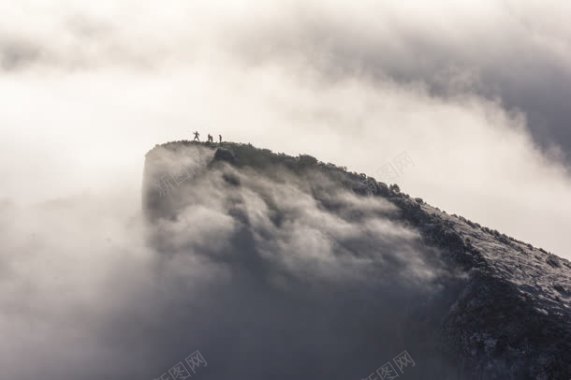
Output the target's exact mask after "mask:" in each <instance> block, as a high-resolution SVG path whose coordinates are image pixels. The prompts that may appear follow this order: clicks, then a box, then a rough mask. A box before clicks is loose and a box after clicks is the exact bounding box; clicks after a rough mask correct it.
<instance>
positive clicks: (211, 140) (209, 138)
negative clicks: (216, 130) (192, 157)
mask: <svg viewBox="0 0 571 380" xmlns="http://www.w3.org/2000/svg"><path fill="white" fill-rule="evenodd" d="M208 142H209V143H213V142H214V137H212V135H211V134H210V133H209V134H208Z"/></svg>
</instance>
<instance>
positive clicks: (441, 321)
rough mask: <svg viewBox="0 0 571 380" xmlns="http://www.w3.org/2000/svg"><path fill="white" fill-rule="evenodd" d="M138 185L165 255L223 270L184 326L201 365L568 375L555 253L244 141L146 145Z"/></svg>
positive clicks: (561, 274)
mask: <svg viewBox="0 0 571 380" xmlns="http://www.w3.org/2000/svg"><path fill="white" fill-rule="evenodd" d="M143 188H144V190H143V203H144V204H143V207H144V211H145V213H146V216H147V220H148V232H149V239H150V242H151V244H152V246H153V247H154V248H155V249H156V250H159V251H161V253H162V254H163V257H164V260H165V261H169V260H179V259H180V257H192V258H194V259H196V260H200V261H201V262H202V263H204V262H206V263H209V265H212V266H215V267H216V268H217V269H219V270H221V271H223V275H221V277H220V278H223V280H220V281H216V282H215V283H216V284H217V285H216V289H215V290H206V291H205V292H206V293H205V294H204V295H203V296H205V297H208V298H210V299H217V300H218V301H217V302H216V303H214V304H212V303H206V302H205V303H203V304H202V303H200V302H199V301H196V302H198V305H199V306H198V307H199V308H200V310H201V313H203V314H204V318H199V319H197V320H193V322H192V326H194V327H193V328H192V329H190V330H193V329H198V330H200V331H208V333H206V334H201V333H198V332H196V331H194V330H193V331H189V332H188V335H187V336H186V338H187V339H192V340H193V341H194V342H196V344H197V345H200V347H202V349H203V350H204V353H205V355H206V356H207V355H208V354H210V355H212V356H213V357H212V362H213V363H212V364H211V365H209V367H208V370H205V371H204V372H202V373H200V376H201V377H202V378H204V379H209V378H211V379H224V378H230V376H232V377H233V378H236V379H251V380H254V379H260V380H261V379H267V378H269V377H271V378H274V379H316V378H317V379H350V378H354V379H357V378H361V379H362V378H368V379H390V378H396V376H400V377H402V378H407V379H564V380H568V379H571V263H569V261H567V260H565V259H562V258H560V257H558V256H556V255H553V254H551V253H548V252H545V251H544V250H542V249H538V248H535V247H533V246H531V245H530V244H526V243H524V242H521V241H518V240H515V239H513V238H510V237H508V236H506V235H503V234H501V233H499V232H497V231H493V230H490V229H488V228H486V227H483V226H480V225H479V224H477V223H474V222H471V221H469V220H466V219H465V218H462V217H458V216H455V215H449V214H447V213H446V212H444V211H441V210H439V209H438V208H435V207H433V206H430V205H428V204H426V203H424V202H423V201H422V199H420V198H412V197H410V196H409V195H407V194H405V193H402V192H400V191H399V189H398V186H394V185H393V186H388V185H387V184H384V183H380V182H377V181H376V180H375V179H374V178H371V177H367V176H366V175H364V174H357V173H350V172H347V171H346V170H344V169H343V168H339V167H336V166H335V165H332V164H325V163H322V162H319V161H318V160H316V159H315V158H313V157H311V156H299V157H290V156H287V155H283V154H274V153H272V152H270V151H268V150H264V149H256V148H254V147H252V146H251V145H243V144H233V143H224V144H222V145H218V144H216V145H214V144H212V145H208V144H199V143H192V142H188V141H180V142H172V143H167V144H163V145H159V146H156V147H155V148H154V149H152V150H151V151H150V152H149V153H148V154H147V157H146V163H145V177H144V187H143ZM177 258H178V259H177ZM210 285H212V283H210ZM211 288H212V287H210V288H209V289H211ZM237 300H239V301H237ZM189 302H190V301H189ZM196 302H195V303H193V304H194V305H195V306H196V304H197V303H196ZM229 315H231V317H230V316H229ZM212 324H216V325H217V326H218V328H212V327H209V326H211V325H212ZM189 326H190V325H189ZM230 347H231V348H230ZM404 350H406V352H407V353H409V355H410V359H414V360H413V361H411V360H409V361H408V363H405V364H407V365H406V366H403V368H401V367H400V366H399V365H397V364H399V363H402V362H399V361H398V355H399V353H401V352H403V351H404ZM207 353H208V354H207ZM173 359H176V358H173ZM214 362H215V363H216V364H214ZM387 363H388V364H390V366H392V369H393V370H394V373H393V372H391V369H390V366H387Z"/></svg>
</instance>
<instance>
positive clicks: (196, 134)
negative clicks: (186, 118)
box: [193, 131, 200, 141]
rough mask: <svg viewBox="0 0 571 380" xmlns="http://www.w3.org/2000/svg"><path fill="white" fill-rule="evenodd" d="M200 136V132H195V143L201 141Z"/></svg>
mask: <svg viewBox="0 0 571 380" xmlns="http://www.w3.org/2000/svg"><path fill="white" fill-rule="evenodd" d="M199 136H200V133H198V132H196V131H195V132H194V140H193V141H200V137H199Z"/></svg>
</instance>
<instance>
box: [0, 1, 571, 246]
mask: <svg viewBox="0 0 571 380" xmlns="http://www.w3.org/2000/svg"><path fill="white" fill-rule="evenodd" d="M570 7H571V5H569V4H567V3H566V2H563V1H547V2H546V1H541V2H539V1H535V0H528V1H524V2H522V1H455V2H451V1H433V2H430V4H428V3H422V4H420V5H419V4H418V3H417V2H410V1H398V2H397V1H378V0H376V1H368V0H367V1H360V2H358V3H357V4H354V3H353V2H348V1H338V0H335V1H314V2H307V1H297V0H287V1H280V2H272V3H268V2H264V1H258V0H252V1H223V2H222V1H192V2H188V1H177V0H175V1H167V2H163V3H161V4H160V6H159V5H157V4H156V3H153V2H150V1H132V0H120V1H97V2H87V1H57V2H55V1H40V0H34V1H30V0H28V1H18V2H8V1H4V2H2V3H1V4H0V99H1V100H2V107H1V108H0V136H2V138H1V140H0V158H1V161H0V162H1V164H0V172H1V174H2V178H3V186H2V189H1V192H0V198H2V199H5V200H8V201H17V202H37V201H44V200H49V199H65V198H67V197H73V196H79V195H81V194H84V195H85V194H91V195H95V196H97V195H98V194H103V193H104V194H108V193H117V194H121V193H124V192H125V193H127V194H128V193H129V192H131V193H132V194H138V193H139V188H140V183H141V172H142V164H143V155H144V153H145V152H146V151H147V150H148V149H149V148H151V147H152V146H154V144H156V143H160V142H164V141H168V140H174V139H184V138H190V137H191V132H192V131H194V130H195V129H197V130H199V131H201V132H202V134H203V136H205V135H206V134H207V133H209V132H210V133H212V134H215V135H217V134H218V133H221V134H222V135H223V136H224V138H225V139H229V140H235V141H243V142H252V143H253V144H255V145H257V146H261V147H267V148H270V149H273V150H276V151H284V152H287V153H291V154H297V153H310V154H313V155H315V156H317V157H318V158H320V159H322V160H325V161H331V162H334V163H337V164H340V165H345V166H347V167H349V169H351V170H355V171H358V172H366V173H368V174H370V175H373V176H377V177H381V175H380V174H379V171H378V169H379V168H381V167H383V165H386V164H387V163H390V162H392V160H393V159H394V157H395V156H397V155H399V154H401V153H402V152H406V153H407V154H408V155H409V156H410V157H411V159H412V160H413V162H414V166H410V167H408V168H407V169H406V170H405V171H404V172H403V173H402V174H401V175H400V176H399V177H398V178H397V179H395V180H392V179H387V181H388V182H398V183H399V184H400V185H401V187H402V188H403V189H404V190H405V191H407V192H409V193H411V194H413V195H415V196H421V197H423V198H425V199H426V200H427V201H428V202H430V203H432V204H434V205H436V206H438V207H441V208H444V209H446V210H448V211H450V212H455V213H458V214H462V215H465V216H466V217H469V218H471V219H473V220H475V221H478V222H480V223H482V224H485V225H488V226H490V227H493V228H497V229H500V230H502V231H504V232H506V233H508V234H510V235H513V236H515V237H518V238H521V239H523V240H525V241H529V242H531V243H533V244H536V245H538V246H542V247H545V248H547V249H549V250H553V251H554V252H555V253H557V254H559V255H562V256H567V257H569V255H570V252H571V246H570V243H569V239H568V238H567V236H566V233H567V230H568V226H569V225H571V202H568V201H567V200H568V199H569V197H570V196H571V181H570V179H569V171H568V167H569V162H570V161H569V149H570V147H571V135H570V133H571V132H570V131H571V128H569V125H568V120H569V112H570V111H569V107H568V99H569V98H570V96H569V95H571V94H570V91H571V90H569V89H570V88H571V46H570V42H569V41H570V40H571V27H570V26H569V24H568V22H567V20H566V18H565V15H568V14H569V13H570V11H571V9H570ZM378 179H380V180H383V179H384V178H378ZM118 196H122V195H118ZM133 204H134V205H136V202H134V203H133Z"/></svg>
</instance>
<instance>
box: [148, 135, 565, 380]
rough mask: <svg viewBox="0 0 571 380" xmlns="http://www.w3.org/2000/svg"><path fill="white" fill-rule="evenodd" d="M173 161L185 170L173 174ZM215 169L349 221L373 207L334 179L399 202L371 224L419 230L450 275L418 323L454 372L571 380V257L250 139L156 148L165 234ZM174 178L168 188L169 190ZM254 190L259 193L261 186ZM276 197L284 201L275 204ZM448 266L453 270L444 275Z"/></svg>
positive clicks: (151, 201) (230, 179) (224, 178)
mask: <svg viewBox="0 0 571 380" xmlns="http://www.w3.org/2000/svg"><path fill="white" fill-rule="evenodd" d="M185 160H187V161H185ZM185 162H186V163H185ZM173 165H174V166H177V165H179V168H178V169H176V170H174V171H172V172H169V171H170V170H171V169H172V168H173ZM180 165H182V168H183V172H184V170H189V169H188V168H189V167H193V168H195V169H196V171H194V172H192V171H191V172H185V173H183V174H181V172H180ZM185 167H186V169H184V168H185ZM193 170H194V169H193ZM214 173H217V175H218V174H219V179H220V181H219V182H217V183H220V186H221V187H220V188H222V187H224V188H225V189H226V188H228V189H240V188H241V187H242V182H244V179H248V178H253V177H257V176H259V177H263V178H264V180H265V181H269V182H272V181H273V183H282V184H286V185H284V186H295V187H296V188H298V189H301V193H302V194H307V196H308V197H310V198H311V199H314V200H318V201H317V202H316V203H318V207H319V208H321V209H322V210H325V211H326V212H327V213H330V214H333V215H335V216H337V217H338V218H339V219H340V220H343V221H345V222H347V223H348V224H349V225H357V224H358V223H361V222H363V219H364V218H363V215H364V214H367V213H369V210H367V209H361V211H359V209H358V210H356V211H353V212H352V213H348V214H345V211H344V207H345V206H346V204H343V202H341V203H340V202H339V200H338V199H334V198H331V197H330V196H329V194H330V193H331V192H332V190H331V189H330V188H327V189H325V190H324V188H326V187H327V186H329V185H328V184H329V183H330V182H331V183H334V184H335V186H337V187H339V188H341V189H343V190H344V191H345V190H346V191H347V192H348V193H352V194H354V196H355V197H356V199H358V202H363V201H365V202H366V200H367V199H374V200H375V201H379V202H381V201H382V205H383V207H385V206H386V207H393V208H394V210H393V211H394V213H393V211H391V212H390V213H386V214H384V213H380V214H379V215H381V216H378V215H376V214H375V215H373V216H371V215H369V216H368V217H367V220H373V221H374V220H375V218H376V221H383V222H386V223H391V226H393V227H391V228H401V229H403V230H411V231H414V233H415V234H418V239H419V240H418V241H419V242H420V243H419V244H421V245H422V248H421V250H422V252H424V253H423V254H422V255H421V257H422V260H424V261H426V262H427V263H431V265H432V266H431V268H436V269H435V270H434V272H435V273H439V275H440V276H441V278H438V279H437V280H434V282H435V283H437V285H438V286H437V287H438V288H439V289H440V290H439V293H438V296H436V297H434V298H435V299H436V301H434V299H431V301H430V302H432V304H430V303H427V305H424V304H423V306H422V307H421V311H418V310H417V311H416V315H415V316H414V317H412V318H411V320H413V321H414V323H417V324H415V326H420V327H418V328H419V329H420V330H421V331H425V332H426V334H429V335H430V334H432V335H434V336H437V339H438V341H439V342H438V344H437V345H436V346H437V347H438V349H439V350H440V351H441V353H442V355H443V356H444V357H446V358H449V359H446V362H447V363H448V361H450V362H459V363H460V364H458V363H456V364H457V368H455V369H454V371H456V370H457V371H458V372H455V373H456V375H454V376H459V378H466V379H472V378H474V379H476V378H486V379H488V378H489V379H500V378H502V379H504V378H514V379H516V378H517V379H564V380H568V379H569V377H570V376H571V263H570V262H569V261H568V260H566V259H563V258H561V257H558V256H556V255H553V254H551V253H548V252H546V251H545V250H543V249H538V248H535V247H533V246H532V245H531V244H527V243H524V242H521V241H519V240H517V239H514V238H511V237H508V236H507V235H504V234H501V233H499V232H497V231H495V230H492V229H489V228H487V227H482V226H481V225H479V224H478V223H475V222H472V221H470V220H467V219H466V218H463V217H461V216H456V215H449V214H447V213H446V212H444V211H441V210H439V209H438V208H435V207H433V206H430V205H428V204H427V203H425V202H424V201H423V200H422V199H421V198H412V197H411V196H409V195H408V194H405V193H403V192H401V191H400V189H399V188H398V186H397V185H394V184H393V185H387V184H385V183H383V182H378V181H377V180H376V179H374V178H372V177H368V176H366V175H365V174H358V173H353V172H347V171H346V169H345V168H342V167H338V166H336V165H333V164H330V163H323V162H321V161H319V160H317V159H316V158H314V157H312V156H309V155H300V156H298V157H293V156H289V155H285V154H281V153H280V154H275V153H273V152H271V151H269V150H267V149H258V148H255V147H253V146H252V145H250V144H236V143H227V142H226V143H222V144H208V143H197V142H191V141H186V140H183V141H175V142H170V143H166V144H162V145H157V146H155V148H153V149H152V150H151V151H149V152H148V153H147V155H146V162H145V177H144V186H143V208H144V210H145V212H146V215H147V219H148V221H149V224H150V226H151V227H150V229H151V231H153V230H154V231H156V226H157V225H159V224H160V221H161V220H169V219H170V220H178V219H179V218H180V215H181V210H183V209H184V208H185V207H187V206H188V205H189V204H194V203H193V202H194V200H190V201H189V198H188V196H187V195H188V192H185V191H186V190H185V189H187V186H192V185H193V181H194V179H195V178H201V176H206V177H208V176H213V175H214ZM165 183H166V184H167V185H166V186H167V187H168V191H165V189H164V188H162V187H164V186H163V185H164V184H165ZM323 183H326V185H323ZM244 187H246V185H245V186H244ZM322 187H323V188H322ZM248 190H249V191H253V192H256V191H257V190H256V188H255V187H248ZM225 191H226V190H225ZM335 191H337V190H335ZM225 194H226V195H225V196H224V197H223V198H224V199H226V198H232V197H233V190H228V191H227V192H226V193H225ZM228 194H229V195H228ZM262 198H263V197H262ZM270 198H271V197H266V198H263V199H265V200H267V199H270ZM276 199H277V198H276ZM272 202H274V203H275V202H279V199H278V200H275V199H274V200H271V201H268V202H266V203H267V204H271V203H272ZM355 204H357V203H355ZM377 206H378V205H377ZM360 212H361V213H362V214H363V215H360V214H359V213H360ZM383 212H384V211H383ZM238 214H239V213H238ZM251 217H252V215H250V214H248V215H246V216H244V215H242V214H240V216H235V215H232V218H233V220H238V221H239V222H240V223H241V224H242V225H244V226H246V228H250V227H249V226H250V223H251V222H250V221H249V218H251ZM275 218H276V220H277V221H276V222H275V225H276V226H279V223H280V221H279V219H280V216H279V215H276V217H275ZM293 220H294V219H293ZM395 226H396V227H395ZM357 227H358V226H357ZM399 231H400V230H399ZM177 233H180V231H179V232H177ZM323 234H324V235H326V236H327V233H323ZM329 235H333V234H329ZM173 236H174V235H173ZM358 236H366V235H364V234H362V235H358ZM171 237H172V236H171ZM327 238H329V239H330V240H335V241H336V243H335V244H337V245H338V247H337V248H335V247H334V248H333V251H350V255H351V256H352V257H356V258H359V257H361V256H363V255H364V256H367V255H374V254H375V252H376V251H375V249H376V248H374V247H373V248H371V247H369V246H368V247H366V248H363V249H361V248H360V245H359V243H360V242H359V241H358V240H359V239H353V240H351V239H343V238H338V237H337V235H335V236H327ZM166 240H168V239H166ZM361 240H367V239H361ZM153 242H154V244H155V246H156V247H157V249H159V250H165V251H169V250H170V249H171V248H170V245H169V244H170V243H168V242H167V243H165V239H162V238H161V239H155V240H153ZM374 242H375V240H374V238H373V240H372V243H374ZM252 244H254V245H253V246H252V248H250V249H251V250H252V252H254V251H255V252H257V251H256V249H257V248H256V244H255V243H252ZM369 245H371V244H369ZM372 245H373V246H374V244H372ZM396 247H398V245H397V246H396ZM363 252H365V254H363ZM433 252H438V253H433ZM387 257H388V256H387ZM390 257H391V260H396V261H397V264H394V265H396V267H399V265H401V266H402V265H404V266H406V265H409V263H407V262H406V260H407V259H406V258H403V257H401V256H399V255H393V256H390ZM413 259H417V258H416V257H413ZM256 260H257V261H256V262H257V264H256V265H263V264H261V261H263V260H260V258H259V257H258V255H257V254H256ZM401 261H402V262H401ZM383 265H386V264H383ZM380 267H381V268H382V266H380ZM438 268H440V269H442V268H445V269H442V270H441V271H439V270H440V269H438ZM399 281H401V279H400V278H399ZM403 283H404V284H406V281H403ZM404 286H407V285H404ZM415 294H416V293H415ZM434 305H436V306H434ZM427 315H429V316H430V315H433V317H427V318H428V319H429V320H430V319H431V318H432V319H433V320H430V321H429V322H426V321H423V320H422V318H424V317H426V316H427ZM407 316H408V314H407ZM419 316H420V317H419ZM405 335H406V334H405ZM405 341H406V339H405ZM408 341H409V342H410V341H411V340H410V338H409V340H408ZM415 344H416V343H415ZM419 347H420V345H419ZM419 350H420V351H422V348H420V349H419ZM426 351H429V350H428V349H426ZM426 355H428V354H427V353H426ZM439 365H440V364H439ZM435 367H436V366H435ZM439 368H440V369H438V370H435V371H436V372H434V373H438V374H439V375H440V376H441V375H442V374H443V373H446V372H447V371H446V370H442V369H441V367H439ZM438 371H440V372H438ZM429 373H430V371H429ZM448 373H451V372H448ZM409 376H411V375H409ZM415 378H416V377H415ZM418 378H423V377H422V376H420V377H418ZM449 378H458V377H449Z"/></svg>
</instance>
